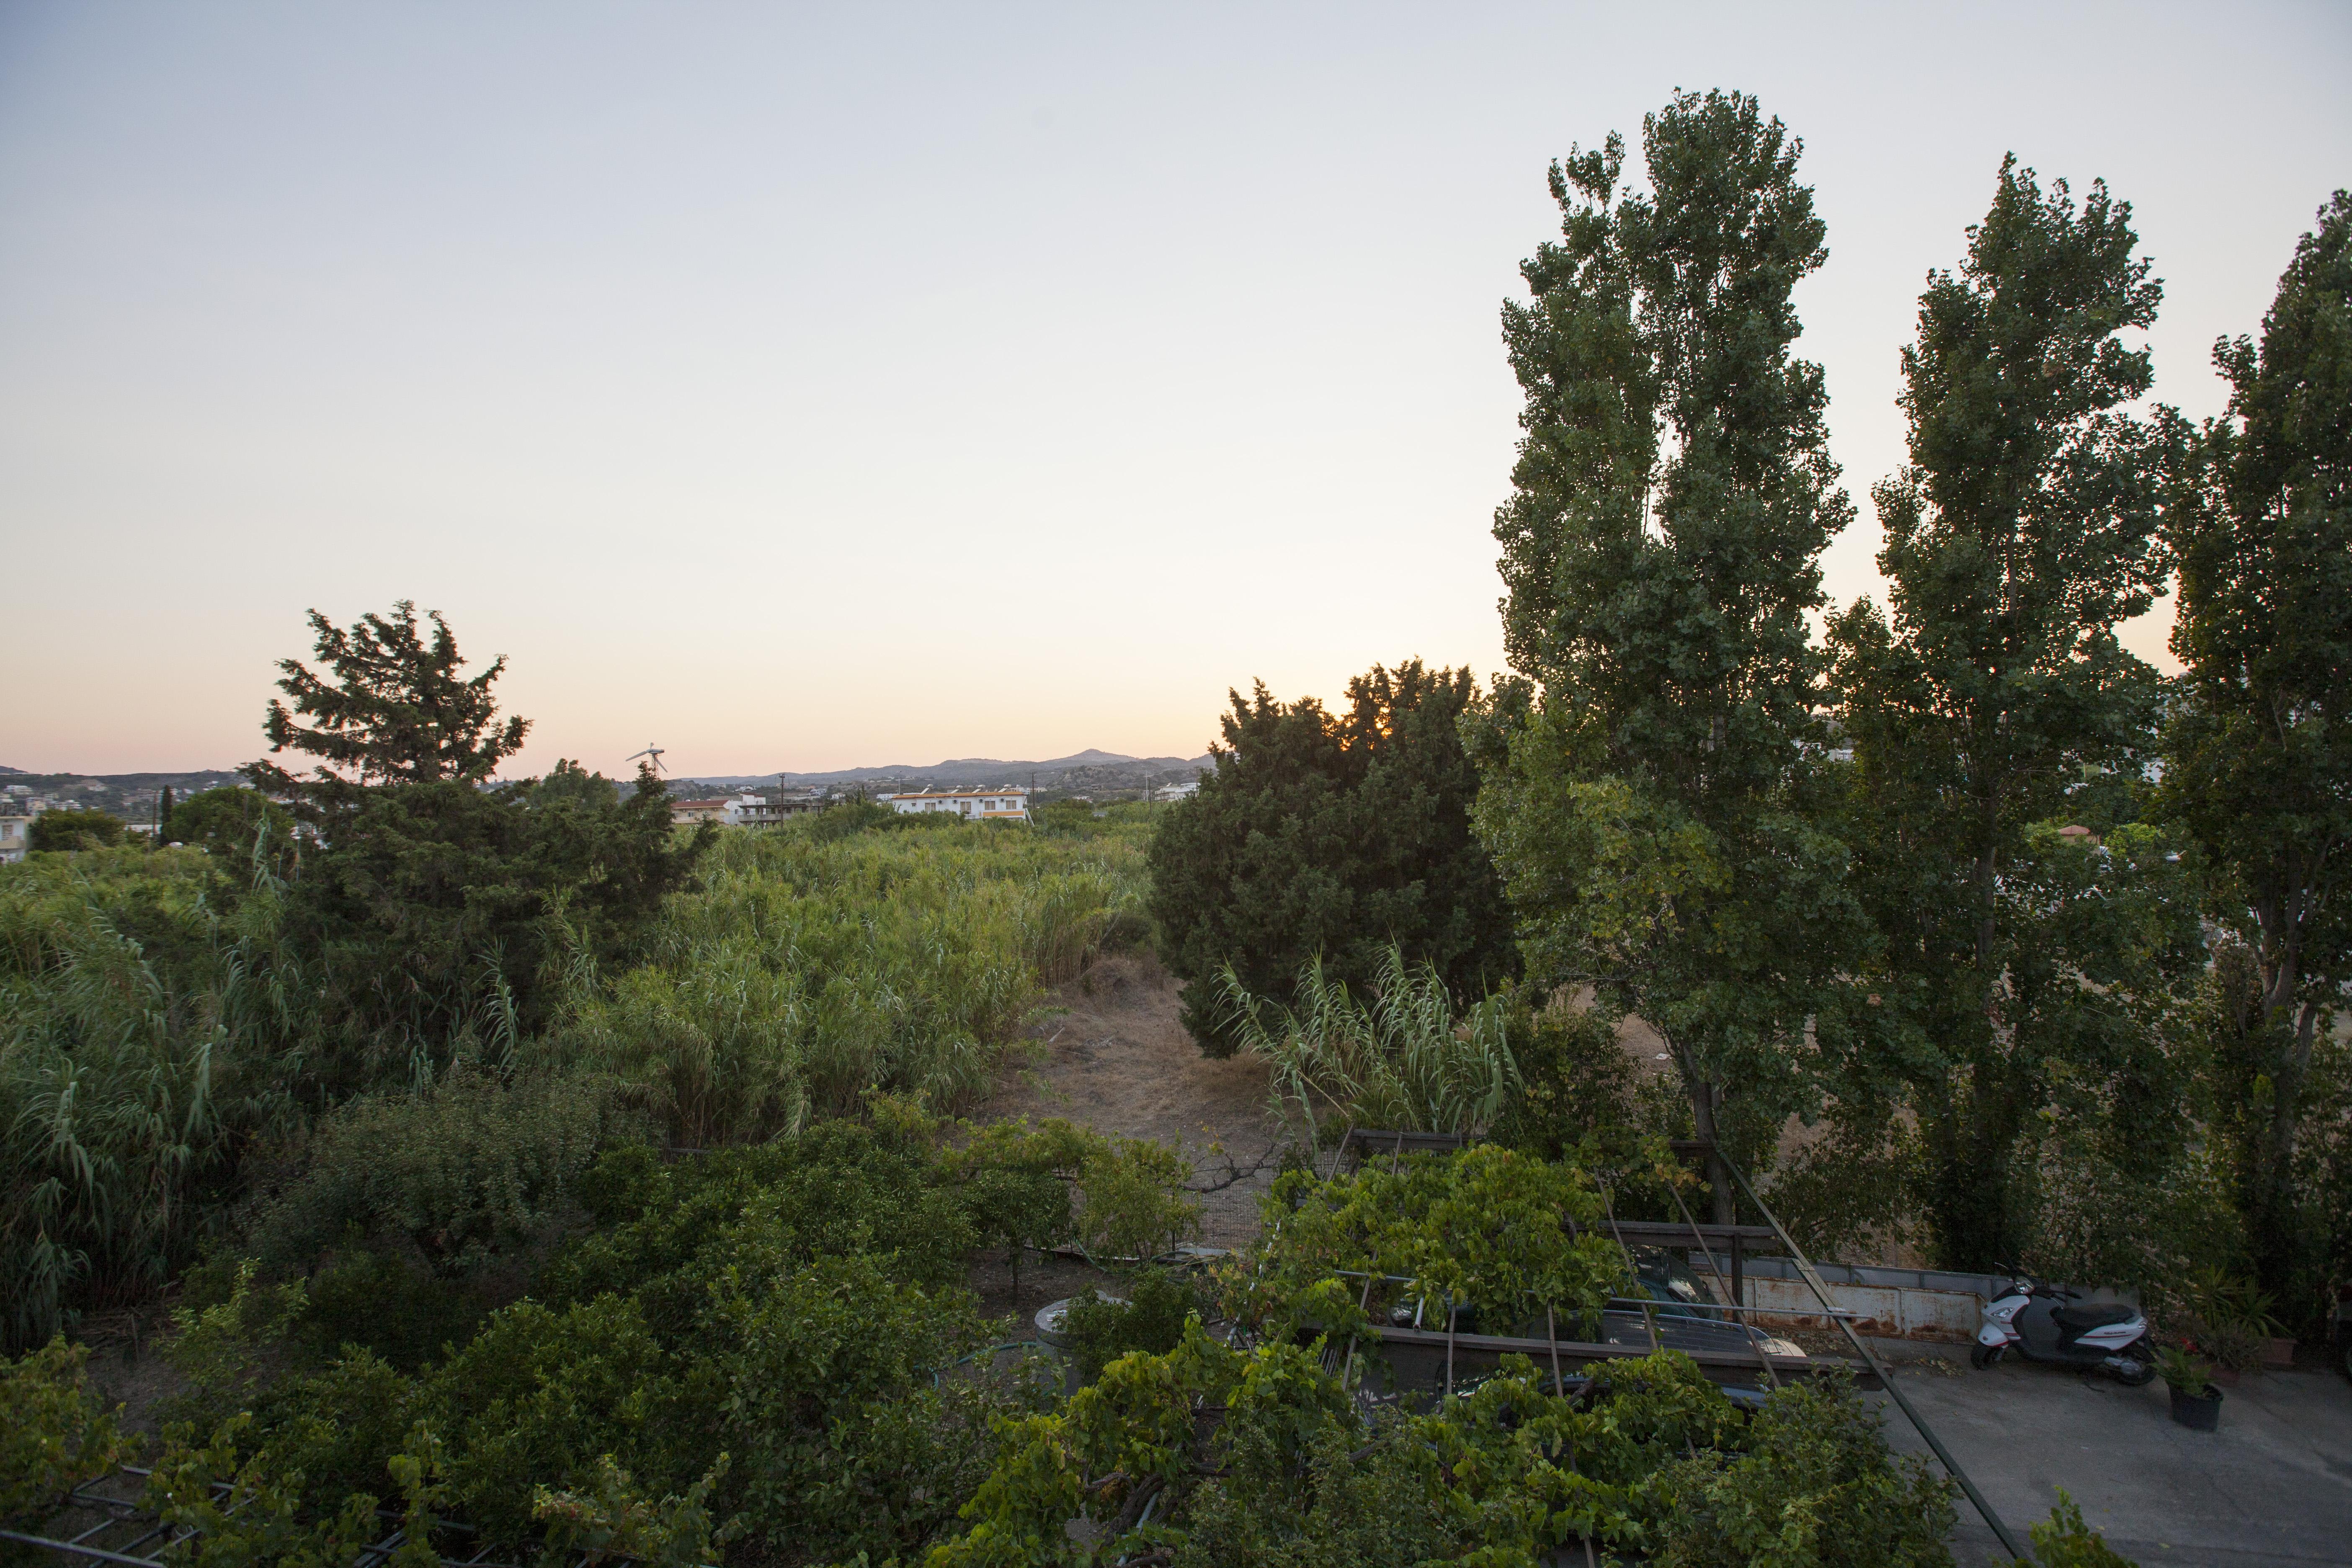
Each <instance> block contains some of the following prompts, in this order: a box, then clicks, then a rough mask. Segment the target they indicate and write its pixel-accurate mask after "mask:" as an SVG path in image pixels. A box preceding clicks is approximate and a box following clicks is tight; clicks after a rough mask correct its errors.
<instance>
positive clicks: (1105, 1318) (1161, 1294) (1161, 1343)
mask: <svg viewBox="0 0 2352 1568" xmlns="http://www.w3.org/2000/svg"><path fill="white" fill-rule="evenodd" d="M1125 1289H1126V1291H1127V1298H1126V1300H1118V1299H1115V1298H1111V1297H1107V1296H1105V1295H1103V1293H1102V1292H1101V1291H1099V1290H1097V1289H1095V1288H1094V1287H1093V1286H1091V1285H1089V1286H1087V1288H1086V1289H1084V1290H1082V1291H1080V1292H1079V1293H1078V1294H1077V1295H1076V1296H1074V1297H1072V1298H1071V1300H1070V1305H1069V1307H1068V1309H1067V1310H1066V1313H1065V1315H1064V1317H1063V1319H1062V1332H1063V1335H1064V1337H1065V1338H1066V1339H1067V1340H1068V1341H1069V1342H1070V1359H1071V1360H1072V1361H1074V1362H1076V1363H1077V1368H1078V1374H1079V1375H1080V1376H1081V1377H1083V1378H1085V1379H1086V1380H1087V1381H1088V1382H1092V1381H1093V1380H1094V1379H1095V1378H1097V1377H1098V1376H1100V1375H1101V1373H1102V1369H1103V1368H1104V1367H1106V1366H1108V1365H1109V1364H1110V1363H1112V1362H1115V1361H1117V1360H1118V1358H1119V1357H1121V1356H1123V1355H1125V1354H1127V1353H1128V1352H1129V1351H1141V1352H1144V1353H1145V1354H1147V1355H1165V1354H1167V1353H1168V1352H1170V1351H1172V1350H1174V1349H1175V1348H1176V1347H1177V1345H1178V1344H1180V1343H1181V1342H1182V1341H1183V1338H1184V1321H1185V1320H1186V1319H1187V1318H1191V1317H1194V1316H1197V1315H1198V1314H1199V1313H1200V1312H1201V1311H1202V1309H1203V1308H1204V1307H1205V1306H1206V1305H1207V1303H1206V1302H1205V1301H1204V1300H1202V1295H1201V1291H1200V1290H1199V1289H1198V1288H1197V1287H1196V1286H1195V1285H1194V1284H1193V1282H1192V1279H1191V1278H1190V1277H1189V1276H1187V1275H1185V1274H1182V1273H1180V1272H1178V1271H1177V1270H1174V1269H1170V1268H1146V1269H1144V1270H1143V1271H1142V1272H1141V1273H1139V1274H1138V1275H1137V1276H1136V1277H1135V1278H1134V1279H1132V1280H1130V1281H1129V1282H1128V1284H1127V1285H1126V1287H1125Z"/></svg>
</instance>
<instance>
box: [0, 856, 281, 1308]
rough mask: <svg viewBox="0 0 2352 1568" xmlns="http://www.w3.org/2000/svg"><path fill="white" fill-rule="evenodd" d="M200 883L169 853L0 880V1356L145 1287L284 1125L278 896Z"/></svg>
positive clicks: (178, 1264) (52, 865)
mask: <svg viewBox="0 0 2352 1568" xmlns="http://www.w3.org/2000/svg"><path fill="white" fill-rule="evenodd" d="M210 883H211V879H210V877H209V874H208V870H207V862H206V861H205V858H204V857H203V856H201V855H197V854H194V853H193V852H191V851H186V850H165V851H162V852H157V853H152V854H151V853H144V852H140V851H135V850H131V849H110V850H104V851H100V852H96V853H93V854H88V855H82V856H77V857H75V858H73V859H72V860H70V861H68V860H67V859H65V858H50V857H46V856H44V857H37V858H30V859H28V860H26V862H25V863H24V864H22V865H17V866H11V867H6V868H0V1297H5V1300H6V1302H7V1309H8V1310H7V1313H6V1315H5V1318H0V1343H5V1344H6V1345H11V1346H15V1347H17V1348H20V1349H21V1348H29V1347H30V1346H33V1345H37V1344H39V1343H41V1342H44V1341H46V1340H47V1338H49V1337H50V1336H51V1335H53V1334H55V1333H56V1332H57V1331H58V1330H59V1329H61V1328H65V1327H68V1326H69V1325H70V1324H71V1323H72V1322H73V1321H75V1320H76V1318H77V1317H78V1316H79V1313H80V1312H82V1311H83V1310H89V1309H92V1308H97V1309H105V1308H110V1307H116V1306H121V1305H125V1304H128V1303H131V1302H133V1301H136V1300H140V1299H141V1298H142V1297H143V1296H145V1295H146V1294H147V1293H148V1292H150V1291H152V1290H153V1289H156V1288H158V1287H159V1286H161V1285H162V1284H163V1282H164V1280H166V1279H169V1278H171V1276H172V1275H173V1274H174V1273H175V1272H177V1270H178V1269H179V1268H182V1267H184V1265H185V1264H186V1263H187V1262H188V1260H189V1258H191V1256H192V1255H193V1252H194V1244H195V1240H196V1237H197V1236H198V1235H199V1233H200V1227H201V1225H202V1222H203V1220H204V1218H205V1213H206V1210H207V1207H208V1206H209V1205H212V1204H214V1203H215V1202H217V1201H218V1200H219V1199H220V1198H222V1197H224V1196H225V1195H226V1183H227V1181H228V1179H229V1177H230V1175H231V1174H232V1170H233V1166H232V1158H233V1154H234V1152H235V1151H236V1148H237V1147H238V1146H239V1145H240V1144H241V1143H242V1142H245V1141H247V1140H249V1139H252V1138H255V1137H257V1136H259V1135H263V1134H267V1133H269V1132H271V1131H278V1130H282V1129H284V1128H286V1127H287V1126H289V1124H290V1122H291V1121H292V1120H293V1116H294V1107H293V1104H292V1101H291V1097H290V1096H289V1092H288V1086H289V1081H293V1080H298V1079H299V1073H300V1064H299V1057H298V1056H297V1055H296V1054H295V1053H294V1052H293V1051H292V1050H290V1049H289V1037H293V1036H295V1035H296V1034H297V1033H298V1032H299V1029H300V1027H301V1026H302V1024H303V1021H304V1020H305V1019H306V1018H307V1017H308V1016H310V1007H311V1006H312V1005H313V1002H314V997H313V996H312V995H311V994H310V992H309V991H308V989H307V986H306V984H305V973H304V970H303V967H302V965H301V964H300V963H299V961H298V960H296V959H295V958H294V957H293V955H291V954H289V953H288V952H286V950H285V948H284V946H283V945H282V943H281V942H279V941H278V933H277V931H276V928H275V924H274V920H275V915H274V911H275V909H276V898H277V895H276V893H275V891H274V890H272V889H270V888H269V887H268V886H266V885H265V886H264V887H263V888H261V889H257V890H256V891H255V892H254V893H253V894H251V895H250V896H248V897H247V898H245V899H243V900H239V901H237V902H236V904H235V905H234V907H232V908H230V909H228V910H223V909H222V907H221V905H220V904H219V903H218V902H217V901H215V899H214V898H213V897H212V896H211V894H212V889H211V885H210Z"/></svg>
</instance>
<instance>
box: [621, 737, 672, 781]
mask: <svg viewBox="0 0 2352 1568" xmlns="http://www.w3.org/2000/svg"><path fill="white" fill-rule="evenodd" d="M637 757H643V758H644V759H645V760H646V762H648V763H652V764H653V769H654V772H656V773H667V772H669V769H668V768H667V766H665V765H664V764H663V763H662V749H661V748H660V747H659V746H656V745H655V744H654V743H653V742H651V741H647V742H646V749H645V750H644V751H642V752H638V753H637V754H636V756H634V757H624V758H623V759H622V761H624V762H630V763H634V762H635V761H636V760H637Z"/></svg>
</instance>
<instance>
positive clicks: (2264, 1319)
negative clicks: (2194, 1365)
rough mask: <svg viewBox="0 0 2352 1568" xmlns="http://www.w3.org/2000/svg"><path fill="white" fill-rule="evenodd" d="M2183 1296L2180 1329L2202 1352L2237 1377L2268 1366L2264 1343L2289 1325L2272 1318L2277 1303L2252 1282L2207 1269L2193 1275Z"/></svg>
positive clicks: (2180, 1309) (2216, 1269)
mask: <svg viewBox="0 0 2352 1568" xmlns="http://www.w3.org/2000/svg"><path fill="white" fill-rule="evenodd" d="M2188 1287H2189V1288H2188V1289H2187V1290H2185V1291H2183V1292H2181V1297H2182V1300H2180V1301H2179V1311H2178V1313H2177V1316H2178V1319H2179V1324H2180V1327H2181V1328H2182V1329H2183V1330H2184V1331H2186V1332H2187V1333H2188V1335H2189V1338H2190V1339H2191V1340H2193V1341H2194V1342H2196V1345H2197V1348H2198V1349H2199V1350H2200V1351H2202V1352H2204V1353H2205V1354H2206V1355H2208V1356H2210V1357H2211V1358H2212V1359H2213V1360H2214V1361H2215V1362H2216V1363H2219V1364H2220V1365H2221V1366H2224V1367H2227V1368H2229V1369H2230V1370H2231V1371H2232V1372H2251V1371H2252V1370H2253V1369H2254V1368H2255V1367H2257V1366H2260V1365H2261V1364H2262V1361H2263V1349H2264V1348H2265V1347H2264V1345H2263V1342H2264V1341H2265V1340H2269V1339H2272V1338H2274V1337H2277V1336H2278V1335H2280V1334H2281V1333H2283V1332H2284V1327H2285V1326H2284V1324H2282V1323H2281V1322H2280V1321H2278V1319H2277V1318H2276V1317H2275V1316H2274V1315H2273V1308H2274V1307H2275V1306H2276V1305H2277V1302H2276V1301H2275V1300H2273V1297H2272V1296H2271V1293H2270V1292H2269V1291H2267V1290H2264V1289H2261V1288H2260V1287H2259V1286H2258V1285H2256V1284H2255V1283H2254V1281H2253V1280H2252V1279H2235V1278H2232V1277H2231V1276H2230V1275H2228V1274H2225V1273H2223V1272H2222V1271H2221V1269H2219V1268H2211V1267H2207V1268H2200V1269H2197V1270H2196V1271H2195V1272H2193V1273H2192V1274H2191V1275H2190V1276H2189V1281H2188Z"/></svg>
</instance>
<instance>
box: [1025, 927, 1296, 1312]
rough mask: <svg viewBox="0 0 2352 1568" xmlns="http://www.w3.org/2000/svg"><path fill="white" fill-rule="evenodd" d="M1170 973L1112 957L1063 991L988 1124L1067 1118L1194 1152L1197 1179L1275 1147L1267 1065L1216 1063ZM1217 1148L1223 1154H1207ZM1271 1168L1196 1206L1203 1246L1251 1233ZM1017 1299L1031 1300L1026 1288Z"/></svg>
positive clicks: (1138, 959)
mask: <svg viewBox="0 0 2352 1568" xmlns="http://www.w3.org/2000/svg"><path fill="white" fill-rule="evenodd" d="M1179 1011H1180V1009H1179V1004H1178V1002H1177V984H1176V980H1175V978H1174V977H1173V976H1172V975H1171V974H1170V973H1168V972H1167V971H1166V970H1165V969H1163V968H1161V967H1160V962H1159V960H1158V959H1156V958H1154V957H1152V956H1150V954H1148V953H1146V954H1139V955H1126V956H1121V957H1118V958H1112V959H1107V960H1105V961H1104V962H1102V963H1097V965H1095V967H1094V968H1092V969H1091V970H1089V971H1087V975H1086V977H1085V978H1084V979H1082V980H1079V981H1076V982H1073V983H1072V984H1068V985H1066V986H1064V987H1063V988H1062V989H1061V991H1060V992H1059V993H1058V994H1056V996H1055V1011H1053V1012H1052V1013H1050V1014H1049V1015H1048V1016H1046V1017H1045V1019H1044V1020H1043V1021H1042V1022H1041V1023H1040V1024H1039V1025H1038V1026H1036V1028H1035V1029H1034V1030H1033V1031H1032V1037H1033V1038H1034V1041H1035V1044H1034V1045H1033V1046H1032V1047H1030V1048H1029V1050H1028V1051H1027V1052H1025V1053H1022V1054H1017V1055H1016V1056H1015V1057H1014V1058H1012V1059H1011V1060H1010V1061H1009V1062H1008V1064H1007V1066H1006V1068H1005V1070H1004V1072H1003V1076H1002V1077H1001V1078H1000V1079H999V1080H998V1084H997V1090H996V1093H995V1095H994V1097H993V1098H992V1099H991V1100H989V1102H988V1103H987V1104H986V1105H985V1106H983V1107H982V1108H981V1110H980V1111H979V1112H978V1114H979V1115H980V1116H981V1117H982V1118H983V1119H995V1118H999V1117H1010V1116H1026V1117H1029V1118H1031V1119H1032V1120H1036V1119H1040V1118H1043V1117H1047V1116H1066V1117H1067V1118H1069V1119H1070V1120H1071V1121H1076V1122H1078V1123H1079V1124H1081V1125H1083V1126H1087V1127H1092V1128H1094V1129H1096V1130H1097V1131H1102V1132H1118V1133H1122V1134H1124V1135H1126V1136H1128V1137H1130V1138H1150V1139H1154V1140H1157V1141H1158V1142H1169V1141H1170V1140H1171V1139H1172V1140H1175V1141H1176V1142H1180V1143H1181V1144H1182V1146H1183V1148H1184V1152H1186V1153H1187V1154H1189V1155H1190V1156H1192V1162H1193V1164H1194V1166H1195V1167H1196V1169H1197V1171H1198V1176H1197V1177H1196V1179H1197V1180H1199V1181H1202V1182H1204V1183H1205V1182H1208V1181H1211V1180H1214V1179H1217V1176H1218V1174H1219V1173H1221V1172H1222V1171H1223V1163H1224V1158H1225V1156H1226V1155H1230V1156H1231V1157H1232V1158H1233V1159H1234V1160H1235V1161H1238V1162H1239V1163H1242V1164H1244V1165H1247V1164H1249V1163H1252V1162H1254V1161H1255V1159H1256V1158H1257V1156H1258V1155H1259V1154H1260V1153H1261V1152H1263V1151H1264V1150H1265V1148H1266V1146H1267V1145H1268V1143H1269V1142H1272V1140H1273V1130H1272V1127H1271V1124H1270V1123H1269V1122H1268V1121H1267V1120H1266V1116H1265V1095H1266V1070H1265V1066H1264V1065H1263V1064H1262V1063H1259V1062H1255V1061H1244V1060H1233V1061H1211V1060H1208V1059H1207V1058H1203V1057H1202V1055H1201V1050H1200V1047H1197V1046H1195V1045H1194V1044H1193V1043H1192V1037H1191V1036H1189V1035H1187V1034H1186V1033H1185V1032H1184V1026H1183V1025H1181V1023H1179V1022H1178V1021H1177V1019H1178V1015H1179ZM1213 1144H1222V1145H1223V1149H1224V1154H1222V1155H1221V1154H1215V1153H1212V1152H1210V1146H1211V1145H1213ZM1273 1183H1274V1172H1273V1167H1272V1166H1271V1165H1270V1164H1269V1165H1268V1166H1267V1168H1266V1169H1265V1171H1263V1172H1261V1173H1259V1174H1258V1175H1257V1176H1256V1177H1255V1178H1254V1179H1252V1180H1249V1181H1245V1182H1243V1183H1240V1184H1237V1185H1234V1186H1232V1187H1228V1188H1226V1189H1225V1190H1224V1191H1223V1192H1220V1193H1211V1194H1207V1195H1205V1196H1204V1197H1203V1198H1202V1200H1201V1226H1202V1237H1201V1239H1202V1241H1204V1242H1206V1243H1207V1244H1208V1245H1210V1246H1212V1247H1233V1246H1235V1245H1238V1244H1239V1243H1241V1242H1244V1241H1246V1240H1248V1239H1249V1238H1250V1237H1253V1236H1255V1235H1256V1234H1257V1203H1258V1197H1259V1195H1260V1194H1263V1193H1264V1192H1265V1190H1266V1189H1267V1188H1268V1187H1270V1186H1271V1185H1273ZM1022 1294H1023V1295H1024V1297H1025V1296H1026V1295H1027V1294H1028V1290H1027V1289H1026V1282H1025V1281H1024V1289H1023V1291H1022Z"/></svg>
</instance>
